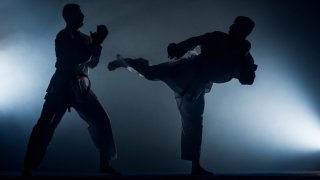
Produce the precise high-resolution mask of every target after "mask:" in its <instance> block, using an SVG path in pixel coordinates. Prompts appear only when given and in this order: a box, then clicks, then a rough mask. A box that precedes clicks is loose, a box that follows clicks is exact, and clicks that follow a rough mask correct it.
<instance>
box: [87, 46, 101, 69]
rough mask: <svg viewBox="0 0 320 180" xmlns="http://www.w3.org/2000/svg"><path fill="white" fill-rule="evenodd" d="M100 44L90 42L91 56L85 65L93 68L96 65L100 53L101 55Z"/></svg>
mask: <svg viewBox="0 0 320 180" xmlns="http://www.w3.org/2000/svg"><path fill="white" fill-rule="evenodd" d="M101 50H102V46H101V45H98V46H97V45H92V44H91V58H90V61H89V62H88V63H87V65H88V66H89V67H90V68H94V67H96V66H97V65H98V63H99V61H100V55H101Z"/></svg>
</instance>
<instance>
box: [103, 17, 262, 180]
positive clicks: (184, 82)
mask: <svg viewBox="0 0 320 180" xmlns="http://www.w3.org/2000/svg"><path fill="white" fill-rule="evenodd" d="M253 28H254V22H253V21H252V20H251V19H249V18H248V17H244V16H238V17H237V18H236V19H235V20H234V23H233V24H232V25H231V26H230V29H229V34H227V33H223V32H219V31H214V32H211V33H206V34H204V35H201V36H197V37H192V38H189V39H187V40H185V41H183V42H180V43H178V44H175V43H171V44H169V46H168V49H167V50H168V57H169V58H171V59H178V60H177V61H171V62H165V63H161V64H158V65H153V66H152V65H150V64H149V62H148V61H147V60H145V59H142V58H138V59H130V58H125V59H123V58H121V57H120V56H118V59H117V60H115V61H112V62H110V63H109V65H108V68H109V70H115V69H117V68H119V67H126V68H128V69H129V70H131V71H135V72H137V73H139V74H140V75H141V76H143V77H145V78H146V79H149V80H161V81H163V82H165V83H166V84H167V85H168V86H169V87H170V88H171V89H172V90H173V91H174V92H175V98H176V102H177V106H178V109H179V111H180V115H181V117H182V118H181V119H182V136H181V151H182V152H181V157H182V159H184V160H190V161H192V171H191V174H193V175H212V173H211V172H208V171H206V170H205V169H203V168H202V167H201V165H200V150H201V141H202V121H203V120H202V114H203V111H204V94H205V93H207V92H210V90H211V87H212V83H225V82H228V81H230V80H231V79H232V78H236V79H238V80H239V82H240V83H241V84H249V85H251V84H252V83H253V81H254V79H255V70H256V68H257V65H255V64H254V60H253V58H252V56H251V55H250V53H249V50H250V48H251V45H250V43H249V41H247V40H246V37H247V36H248V35H249V34H250V33H251V31H252V29H253ZM197 46H200V48H201V53H200V54H198V55H196V56H194V55H193V56H191V57H187V58H182V57H183V56H184V55H185V54H186V53H187V52H190V50H192V49H193V48H195V47H197Z"/></svg>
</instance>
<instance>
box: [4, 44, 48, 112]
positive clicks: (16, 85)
mask: <svg viewBox="0 0 320 180" xmlns="http://www.w3.org/2000/svg"><path fill="white" fill-rule="evenodd" d="M31 52H34V51H33V50H32V48H31V47H29V46H28V45H27V44H24V43H22V44H21V43H20V45H19V44H15V45H14V46H9V47H6V48H5V49H3V50H1V51H0V59H1V61H0V67H1V70H0V77H1V81H0V110H1V111H2V112H9V111H12V110H15V112H16V111H17V110H18V109H21V108H22V107H24V108H28V107H30V106H32V105H33V104H34V102H33V98H34V97H35V96H37V95H39V94H38V92H39V90H42V89H41V88H40V89H39V87H41V85H42V83H41V78H43V77H41V76H39V72H41V70H40V69H43V68H41V67H39V66H41V64H40V63H37V60H39V56H38V55H37V54H35V53H31Z"/></svg>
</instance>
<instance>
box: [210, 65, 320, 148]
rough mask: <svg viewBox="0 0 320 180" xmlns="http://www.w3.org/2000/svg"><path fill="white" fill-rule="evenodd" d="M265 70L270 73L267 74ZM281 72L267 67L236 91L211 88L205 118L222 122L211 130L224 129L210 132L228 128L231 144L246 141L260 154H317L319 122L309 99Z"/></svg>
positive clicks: (232, 85) (232, 86) (235, 86)
mask: <svg viewBox="0 0 320 180" xmlns="http://www.w3.org/2000/svg"><path fill="white" fill-rule="evenodd" d="M265 62H268V60H267V59H266V60H265ZM268 68H269V69H272V72H267V69H268ZM283 71H284V70H283V69H281V67H279V66H278V67H273V66H272V67H271V66H269V67H265V68H264V69H259V70H258V72H257V73H258V76H257V80H256V82H255V84H254V85H253V86H241V87H239V83H238V82H236V81H233V82H231V83H229V84H225V85H224V86H221V85H220V87H218V86H217V87H216V88H214V90H213V91H214V93H212V94H210V95H208V96H207V97H208V98H207V108H208V110H207V111H206V114H207V116H208V118H209V119H210V118H212V119H217V120H219V119H223V120H224V121H222V120H221V122H218V123H215V124H214V126H218V124H219V123H222V124H223V123H224V125H223V126H222V125H221V126H220V129H219V128H217V127H213V128H217V129H216V131H219V132H220V133H224V132H223V131H226V130H222V129H221V127H228V129H227V131H228V132H230V133H234V136H233V137H234V138H233V139H232V140H233V142H232V143H234V141H239V142H240V141H246V143H244V144H246V145H248V146H254V148H261V149H262V150H264V149H269V150H271V149H274V150H275V151H277V153H279V152H282V153H287V152H297V151H299V152H307V151H309V152H315V151H319V150H320V121H319V118H318V117H317V115H316V112H314V108H313V107H312V104H311V103H310V102H309V101H308V100H309V99H310V98H309V97H308V96H307V94H306V93H304V92H303V89H302V88H300V86H299V82H296V81H295V78H294V76H293V75H292V74H290V73H288V72H283ZM290 75H291V76H290ZM220 97H221V99H219V98H220ZM235 115H236V116H237V117H236V118H235ZM240 124H241V127H240V126H239V125H240ZM219 132H218V133H216V134H214V135H217V134H219ZM244 137H245V138H244ZM238 138H239V139H238ZM241 138H242V139H241ZM246 139H247V140H246Z"/></svg>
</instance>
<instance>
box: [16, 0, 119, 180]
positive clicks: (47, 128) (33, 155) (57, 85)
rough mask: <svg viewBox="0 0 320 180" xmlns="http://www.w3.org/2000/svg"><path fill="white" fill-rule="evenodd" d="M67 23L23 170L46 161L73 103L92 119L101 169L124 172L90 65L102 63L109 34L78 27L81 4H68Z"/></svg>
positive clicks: (59, 37)
mask: <svg viewBox="0 0 320 180" xmlns="http://www.w3.org/2000/svg"><path fill="white" fill-rule="evenodd" d="M62 15H63V18H64V20H65V22H66V27H65V28H64V29H62V30H61V31H60V32H59V33H58V34H57V36H56V40H55V51H56V58H57V61H56V64H55V67H56V71H55V73H54V74H53V76H52V78H51V81H50V84H49V86H48V88H47V94H46V96H45V102H44V104H43V109H42V112H41V115H40V118H39V120H38V122H37V123H36V124H35V126H34V127H33V129H32V132H31V135H30V139H29V143H28V147H27V152H26V155H25V160H24V168H23V172H22V174H23V175H24V176H30V175H31V174H32V170H34V169H37V168H38V167H39V165H40V163H41V162H42V160H43V158H44V155H45V153H46V150H47V147H48V145H49V143H50V141H51V139H52V136H53V133H54V131H55V129H56V127H57V125H58V124H59V122H60V120H61V119H62V117H63V115H64V114H65V112H66V111H67V109H68V110H69V111H70V108H71V107H73V108H74V109H75V110H76V111H77V112H78V114H79V115H80V117H81V118H82V119H83V120H85V121H86V123H88V125H89V127H88V130H89V133H90V136H91V138H92V140H93V142H94V144H95V145H96V147H97V148H98V149H99V152H100V172H102V173H108V174H112V175H120V173H119V172H117V171H115V170H114V169H113V168H112V167H111V166H110V165H109V161H111V160H114V159H116V158H117V151H116V146H115V143H114V139H113V134H112V129H111V124H110V119H109V117H108V115H107V113H106V112H105V110H104V108H103V107H102V105H101V104H100V102H99V101H98V99H97V97H96V96H95V94H94V93H93V92H92V90H91V89H90V80H89V77H88V73H89V71H88V70H89V69H88V68H94V67H96V66H97V65H98V63H99V58H100V54H101V50H102V46H101V44H102V43H103V41H104V40H105V38H106V37H107V35H108V30H107V28H106V26H104V25H98V26H97V31H96V32H94V33H91V32H90V36H88V35H85V34H83V33H82V32H80V31H79V30H78V29H79V28H80V27H82V26H83V20H84V15H83V13H82V12H81V9H80V6H79V5H78V4H66V5H65V6H64V8H63V12H62ZM70 133H72V132H70Z"/></svg>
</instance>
